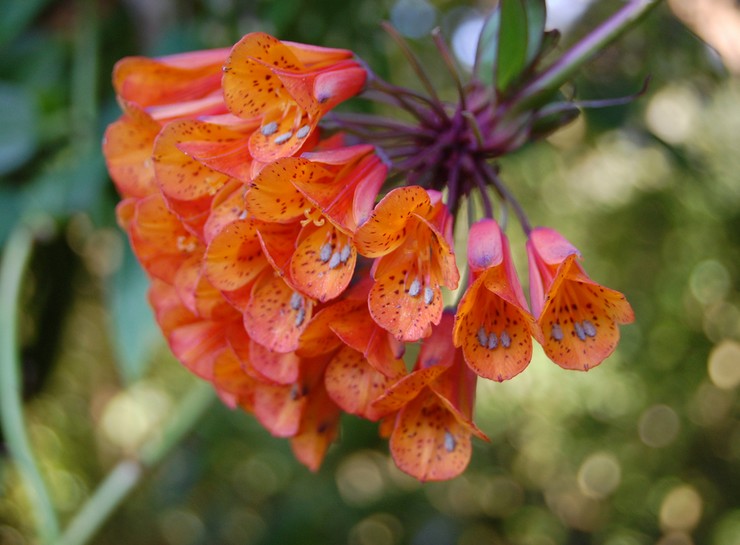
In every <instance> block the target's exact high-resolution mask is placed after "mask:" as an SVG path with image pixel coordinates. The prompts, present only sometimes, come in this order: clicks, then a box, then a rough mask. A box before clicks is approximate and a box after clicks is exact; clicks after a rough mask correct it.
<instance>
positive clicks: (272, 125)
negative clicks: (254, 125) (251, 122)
mask: <svg viewBox="0 0 740 545" xmlns="http://www.w3.org/2000/svg"><path fill="white" fill-rule="evenodd" d="M277 130H278V124H277V122H276V121H270V122H269V123H268V124H267V125H263V126H262V128H261V129H260V132H261V133H262V134H263V135H264V136H271V135H273V134H275V133H276V132H277Z"/></svg>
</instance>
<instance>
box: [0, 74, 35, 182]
mask: <svg viewBox="0 0 740 545" xmlns="http://www.w3.org/2000/svg"><path fill="white" fill-rule="evenodd" d="M0 119H2V122H1V123H0V175H2V174H7V173H8V172H12V171H13V170H15V169H16V168H18V167H20V166H21V165H23V163H25V162H26V161H28V160H29V159H30V158H31V156H33V154H34V152H35V151H36V143H37V132H36V108H35V104H34V103H33V101H32V100H31V98H30V97H29V96H28V94H27V93H26V92H25V91H24V90H23V88H22V87H20V86H18V85H7V84H0Z"/></svg>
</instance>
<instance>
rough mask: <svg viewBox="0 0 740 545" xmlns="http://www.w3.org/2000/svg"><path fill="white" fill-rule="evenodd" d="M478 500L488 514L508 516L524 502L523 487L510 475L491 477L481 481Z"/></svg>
mask: <svg viewBox="0 0 740 545" xmlns="http://www.w3.org/2000/svg"><path fill="white" fill-rule="evenodd" d="M480 502H481V506H482V508H483V511H484V512H485V513H486V514H487V515H488V516H491V517H501V518H503V517H508V516H509V515H512V514H513V513H515V512H516V511H517V510H518V509H519V508H521V507H522V505H523V504H524V489H523V488H522V486H521V485H520V484H519V483H518V482H516V481H515V480H514V479H512V478H511V477H506V476H503V475H501V476H496V477H492V478H490V479H486V480H485V481H484V482H483V483H481V490H480Z"/></svg>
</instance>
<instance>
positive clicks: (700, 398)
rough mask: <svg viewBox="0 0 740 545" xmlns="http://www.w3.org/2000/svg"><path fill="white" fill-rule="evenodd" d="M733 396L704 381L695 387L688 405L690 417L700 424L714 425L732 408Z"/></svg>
mask: <svg viewBox="0 0 740 545" xmlns="http://www.w3.org/2000/svg"><path fill="white" fill-rule="evenodd" d="M733 404H734V399H733V396H732V394H731V393H730V392H728V391H726V390H721V389H719V388H717V387H716V386H714V385H713V384H709V383H706V382H705V383H704V384H702V385H701V386H699V388H698V389H697V391H696V393H695V394H694V398H693V399H692V401H691V404H690V405H689V408H690V413H689V414H690V415H691V419H692V420H693V421H694V422H696V423H697V424H699V425H701V426H713V425H716V424H718V423H720V422H722V420H724V419H725V418H727V415H728V414H729V413H730V411H731V410H732V406H733Z"/></svg>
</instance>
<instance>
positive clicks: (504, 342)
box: [501, 330, 511, 348]
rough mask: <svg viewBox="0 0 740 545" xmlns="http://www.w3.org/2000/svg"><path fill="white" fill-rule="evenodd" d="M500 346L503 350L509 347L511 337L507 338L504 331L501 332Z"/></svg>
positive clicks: (507, 335)
mask: <svg viewBox="0 0 740 545" xmlns="http://www.w3.org/2000/svg"><path fill="white" fill-rule="evenodd" d="M501 344H502V345H503V347H504V348H509V347H510V346H511V337H509V334H508V333H507V332H506V330H504V331H502V332H501Z"/></svg>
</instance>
